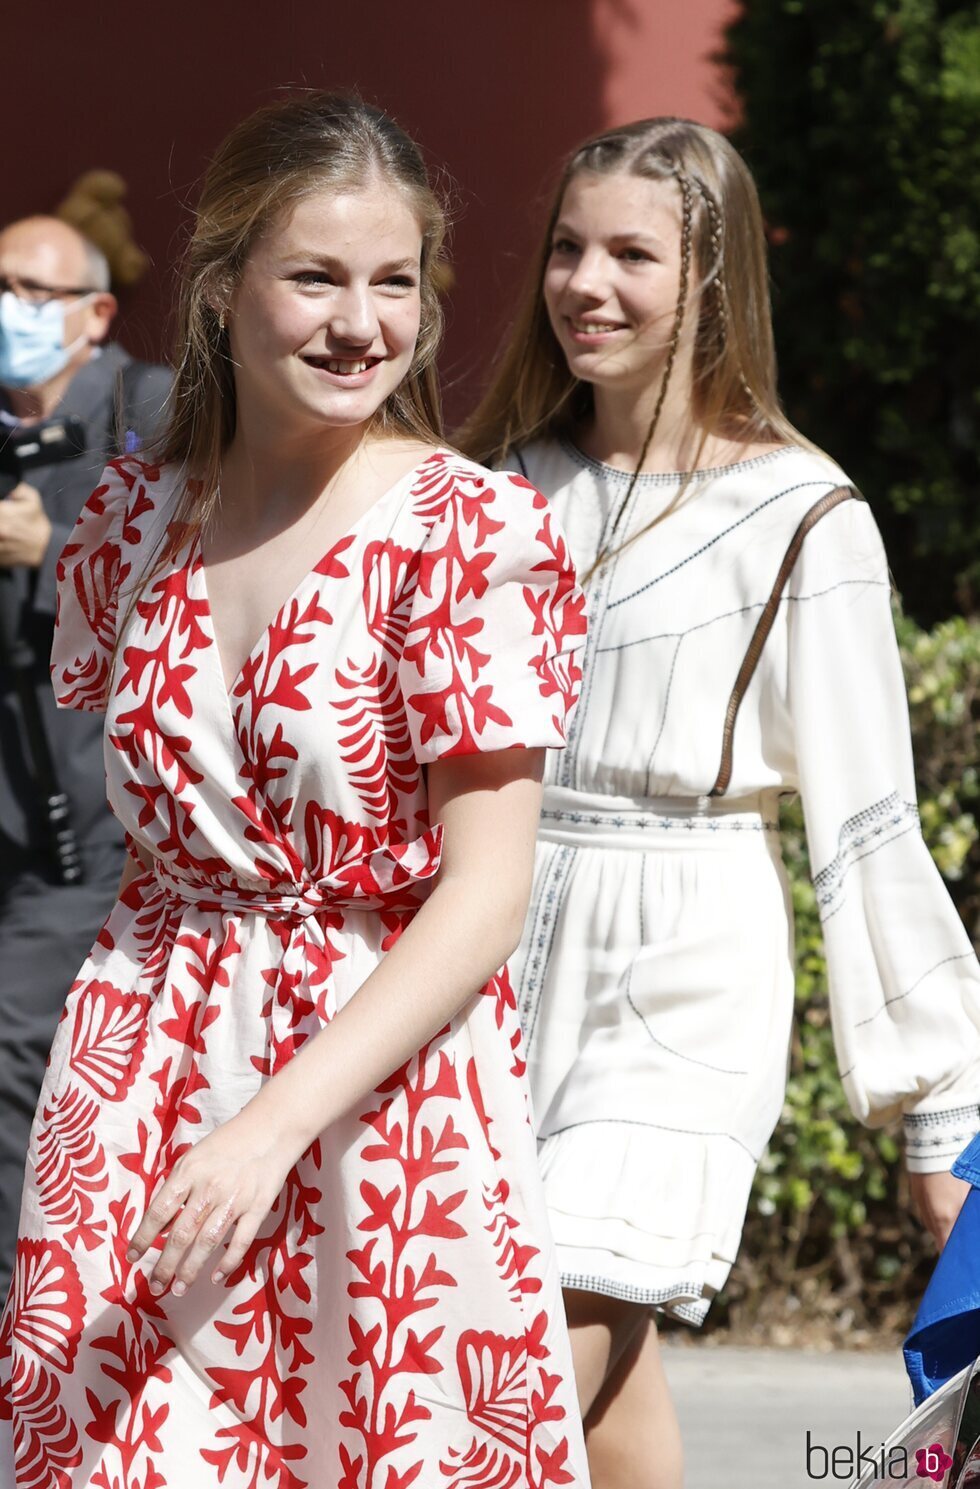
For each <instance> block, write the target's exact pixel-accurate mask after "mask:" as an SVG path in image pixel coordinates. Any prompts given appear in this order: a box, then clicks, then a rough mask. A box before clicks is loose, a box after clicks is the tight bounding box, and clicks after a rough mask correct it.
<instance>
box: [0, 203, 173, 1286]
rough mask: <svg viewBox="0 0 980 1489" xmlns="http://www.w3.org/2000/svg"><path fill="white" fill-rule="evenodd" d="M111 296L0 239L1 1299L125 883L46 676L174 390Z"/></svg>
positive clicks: (60, 239)
mask: <svg viewBox="0 0 980 1489" xmlns="http://www.w3.org/2000/svg"><path fill="white" fill-rule="evenodd" d="M110 284H111V275H110V268H109V264H108V262H107V260H106V258H105V257H104V255H103V254H102V253H101V252H100V251H99V249H97V248H96V247H94V245H92V244H91V243H89V242H88V241H87V240H86V239H85V238H84V237H82V235H81V234H80V233H78V232H77V231H76V230H75V229H74V228H73V227H69V226H68V224H67V223H64V222H61V221H59V220H58V219H57V218H54V217H31V218H27V219H25V220H23V221H21V222H15V223H13V224H11V225H10V226H9V227H7V228H4V229H3V230H2V231H0V1290H2V1291H0V1297H2V1295H3V1294H5V1293H6V1289H7V1285H8V1282H9V1278H10V1273H11V1270H12V1267H13V1261H14V1251H15V1246H16V1239H17V1222H18V1215H19V1210H20V1194H21V1186H22V1181H23V1171H24V1160H25V1157H26V1154H27V1145H28V1137H29V1133H30V1126H31V1121H32V1119H33V1115H34V1108H35V1104H36V1101H37V1095H38V1090H39V1088H40V1085H41V1078H42V1076H43V1073H44V1064H45V1061H46V1059H47V1054H48V1050H49V1047H50V1044H51V1039H52V1036H53V1033H54V1028H55V1025H56V1023H57V1021H58V1017H59V1015H60V1013H61V1009H62V1006H63V1004H64V1000H65V996H66V994H67V992H68V990H69V988H70V986H71V984H72V981H73V980H74V978H75V976H76V974H77V972H78V970H79V968H80V966H81V964H82V962H83V960H84V958H85V956H86V955H87V953H88V951H89V949H90V947H91V945H92V943H93V941H94V940H95V937H96V935H97V934H98V931H99V928H100V927H101V925H102V922H103V921H104V919H105V917H106V915H107V914H108V911H109V909H110V908H111V905H112V902H113V899H114V897H115V893H116V889H117V887H118V884H119V877H120V874H121V872H122V868H123V858H124V849H123V838H122V832H121V829H120V828H119V826H118V824H117V823H116V821H115V819H114V818H113V817H112V815H111V814H110V812H109V810H108V807H107V805H106V799H105V768H104V765H103V756H102V726H103V719H102V715H101V714H91V713H78V712H75V711H66V712H64V713H59V712H58V711H57V710H56V709H55V706H54V698H53V695H52V691H51V684H50V679H49V675H48V658H49V655H50V652H51V641H52V635H53V629H54V614H55V566H56V564H57V562H58V558H59V556H60V553H61V550H62V548H63V547H64V545H65V543H66V542H67V541H68V537H69V534H70V532H71V529H72V526H73V525H74V522H75V519H76V517H77V516H78V514H79V512H80V511H81V508H82V506H83V505H84V503H85V501H86V500H87V499H88V497H89V495H90V494H91V492H92V490H93V488H94V487H95V486H96V484H97V482H98V478H99V475H100V473H101V471H102V468H103V466H104V465H105V463H106V461H107V460H110V459H112V457H113V456H114V455H117V454H121V453H124V452H126V451H133V450H136V449H138V448H139V447H140V446H141V445H142V444H143V443H144V442H145V441H146V440H147V439H148V438H149V437H150V436H151V435H152V434H153V432H154V430H155V428H156V427H157V426H158V424H159V422H160V419H161V415H162V411H163V405H164V402H165V400H166V397H167V394H168V391H169V387H170V374H169V372H168V371H167V370H166V369H165V368H163V367H155V366H151V365H148V364H146V363H140V362H136V361H134V360H133V359H132V358H131V357H130V356H129V355H128V354H127V353H126V352H125V351H124V350H123V348H122V347H121V346H119V345H118V344H116V343H114V342H111V341H109V340H108V339H107V338H108V334H109V327H110V323H111V321H112V319H113V317H114V315H115V313H116V309H117V305H116V299H115V296H114V295H113V294H112V293H111V290H110ZM35 435H36V436H37V437H36V438H34V436H35ZM46 452H50V459H46ZM52 800H58V801H59V802H60V803H61V804H62V807H63V810H60V811H59V812H58V813H56V814H54V813H52V811H51V809H50V808H51V802H52ZM55 817H57V820H55ZM66 827H67V828H68V829H69V833H70V836H69V837H66V836H65V828H66ZM56 829H57V830H58V831H60V833H61V836H60V837H59V836H58V835H57V832H56ZM66 844H67V845H69V846H67V847H65V845H66ZM76 849H77V852H76ZM63 1200H64V1203H66V1204H69V1205H70V1196H64V1197H63Z"/></svg>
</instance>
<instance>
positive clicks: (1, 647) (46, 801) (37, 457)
mask: <svg viewBox="0 0 980 1489" xmlns="http://www.w3.org/2000/svg"><path fill="white" fill-rule="evenodd" d="M85 447H86V435H85V426H84V424H83V423H82V421H81V419H78V418H76V417H75V416H74V415H71V416H69V417H67V418H64V419H44V420H42V421H41V422H40V423H38V424H29V425H26V426H14V427H13V428H12V429H11V430H10V431H9V432H7V434H6V438H4V437H3V434H2V433H0V475H3V476H7V477H11V478H13V480H14V481H22V480H24V479H25V476H26V475H27V474H28V472H29V471H31V470H32V469H34V467H35V466H39V465H45V466H47V465H60V464H61V463H62V462H63V461H65V460H74V459H75V458H76V457H77V456H79V455H81V454H83V453H84V451H85ZM18 608H19V595H18V590H17V586H16V584H15V583H14V575H13V574H12V573H11V571H10V570H9V569H0V659H2V660H3V662H4V663H5V664H6V665H7V666H8V667H9V668H10V672H11V675H12V677H13V680H14V686H15V688H16V689H17V696H18V698H19V700H20V707H21V716H22V718H23V720H24V732H25V734H26V736H27V750H28V754H29V756H30V761H31V765H32V767H33V771H34V781H35V784H36V786H37V790H38V794H39V797H40V814H39V815H40V819H41V823H42V830H43V834H44V847H45V849H46V851H47V854H48V857H49V859H50V860H51V863H52V865H53V867H54V870H55V872H56V874H57V876H58V879H59V881H60V882H61V883H62V884H78V883H80V882H81V880H82V879H83V878H84V870H83V867H82V860H81V855H80V853H79V849H78V840H77V838H76V837H75V832H74V829H73V827H72V823H71V808H70V805H69V802H68V797H67V794H66V793H65V792H64V791H63V790H62V789H61V783H60V781H59V780H58V773H57V770H56V768H55V763H54V756H53V755H52V753H51V745H50V743H49V741H48V733H47V729H46V728H45V724H44V718H43V716H42V714H41V709H40V707H39V705H38V701H37V694H36V692H35V689H34V667H35V658H34V653H33V650H32V648H31V646H30V645H29V644H28V642H27V641H26V640H24V638H23V637H22V636H21V635H20V627H19V625H18V616H17V612H18Z"/></svg>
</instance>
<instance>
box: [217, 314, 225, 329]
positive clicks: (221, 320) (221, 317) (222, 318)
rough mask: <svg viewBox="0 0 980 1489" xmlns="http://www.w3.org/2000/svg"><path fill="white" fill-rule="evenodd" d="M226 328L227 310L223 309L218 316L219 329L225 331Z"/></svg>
mask: <svg viewBox="0 0 980 1489" xmlns="http://www.w3.org/2000/svg"><path fill="white" fill-rule="evenodd" d="M224 329H225V312H224V311H223V310H222V311H221V313H220V314H219V316H218V330H219V331H223V330H224Z"/></svg>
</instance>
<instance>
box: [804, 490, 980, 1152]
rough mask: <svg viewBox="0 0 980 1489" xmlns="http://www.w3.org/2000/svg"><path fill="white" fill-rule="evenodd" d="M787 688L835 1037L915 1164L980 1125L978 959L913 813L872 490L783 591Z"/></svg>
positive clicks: (863, 1094)
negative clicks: (898, 1125) (898, 1122)
mask: <svg viewBox="0 0 980 1489" xmlns="http://www.w3.org/2000/svg"><path fill="white" fill-rule="evenodd" d="M786 603H787V626H788V656H787V660H788V685H787V688H788V699H789V709H790V716H791V721H792V729H793V737H794V741H795V752H796V759H797V765H798V783H799V787H800V792H801V795H802V799H803V809H804V814H805V818H806V828H807V839H808V842H809V848H810V861H811V865H812V869H813V875H814V885H815V888H816V891H817V897H818V902H819V907H820V916H821V920H822V924H823V934H824V942H825V946H826V953H827V966H828V976H829V984H830V1000H831V1012H832V1017H833V1026H834V1037H835V1042H836V1046H837V1054H838V1059H839V1062H840V1069H841V1076H842V1079H843V1082H844V1087H845V1090H846V1093H847V1097H848V1101H849V1102H850V1105H851V1108H852V1110H853V1111H854V1114H855V1116H857V1117H858V1118H859V1119H860V1120H861V1121H862V1122H865V1123H867V1124H868V1125H871V1126H879V1125H881V1124H882V1123H884V1122H886V1121H889V1120H891V1119H893V1118H895V1117H897V1116H899V1115H901V1116H903V1117H904V1118H905V1130H906V1140H907V1156H908V1162H909V1167H910V1168H911V1169H912V1170H913V1171H919V1172H929V1171H933V1170H938V1169H944V1168H948V1167H949V1164H950V1163H951V1162H952V1160H953V1158H954V1157H955V1156H956V1155H957V1153H958V1152H959V1151H960V1150H961V1149H962V1147H963V1146H964V1144H965V1143H966V1142H967V1141H968V1140H969V1139H970V1138H971V1137H972V1136H973V1135H974V1133H975V1132H976V1131H977V1130H978V1128H980V1117H978V1109H977V1102H978V1097H980V969H978V965H977V959H976V955H975V953H974V951H973V947H972V946H971V944H970V940H969V937H968V936H967V933H966V930H965V929H964V927H963V924H962V922H961V921H960V919H959V917H958V915H957V913H956V910H955V908H954V906H953V904H952V901H951V900H950V898H949V895H948V894H947V892H946V888H945V885H944V884H943V882H942V879H941V877H940V874H939V871H938V869H937V868H936V866H935V864H934V863H933V861H932V858H931V856H930V854H929V851H928V849H927V848H926V846H925V843H924V842H923V839H922V835H921V832H920V829H919V817H918V811H917V808H916V798H915V779H914V773H913V763H912V750H911V743H910V738H909V719H908V707H907V701H906V695H905V686H904V680H903V676H902V668H901V662H900V658H899V653H898V646H897V642H896V639H895V632H894V626H893V622H892V615H891V606H890V585H889V577H888V567H887V563H886V559H885V554H884V549H883V547H882V544H881V539H880V537H879V534H878V531H877V528H876V527H875V524H874V520H873V518H872V516H871V513H870V511H869V509H868V507H867V505H866V504H865V503H864V502H861V501H848V502H845V503H843V504H842V505H841V506H840V507H838V508H836V509H835V510H834V511H832V512H831V513H830V514H828V515H827V516H826V517H825V518H824V519H823V520H822V521H821V522H819V523H818V524H817V525H816V526H815V527H814V528H813V530H812V531H811V532H810V533H809V535H808V536H807V538H806V541H805V543H804V545H803V550H802V553H801V555H800V558H799V560H798V561H797V565H796V568H795V571H794V574H793V577H792V579H791V582H790V586H789V591H788V594H787V600H786Z"/></svg>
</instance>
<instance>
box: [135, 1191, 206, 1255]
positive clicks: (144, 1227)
mask: <svg viewBox="0 0 980 1489" xmlns="http://www.w3.org/2000/svg"><path fill="white" fill-rule="evenodd" d="M189 1193H190V1184H189V1183H188V1182H186V1181H184V1182H182V1181H181V1179H180V1178H179V1177H178V1176H177V1174H176V1173H173V1174H171V1175H170V1177H169V1178H168V1179H167V1180H166V1181H165V1182H164V1183H163V1184H161V1186H160V1188H159V1189H158V1190H157V1192H156V1194H155V1195H154V1196H153V1198H152V1200H151V1201H150V1205H149V1208H148V1209H147V1212H146V1214H145V1215H144V1216H143V1219H142V1220H141V1221H140V1223H139V1226H138V1228H137V1230H136V1232H135V1234H134V1235H133V1238H132V1240H131V1241H130V1243H129V1249H128V1251H127V1252H126V1260H127V1261H130V1262H135V1261H139V1259H140V1257H141V1256H143V1254H144V1253H145V1252H146V1251H148V1250H149V1248H150V1247H151V1246H152V1245H153V1243H154V1241H155V1240H156V1239H157V1237H158V1236H159V1234H160V1232H161V1231H162V1230H163V1229H164V1228H165V1227H166V1226H167V1225H169V1224H170V1222H171V1220H173V1218H174V1216H175V1215H176V1214H177V1213H178V1212H179V1210H180V1208H181V1206H182V1205H183V1204H184V1201H185V1200H186V1199H187V1197H188V1195H189Z"/></svg>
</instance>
